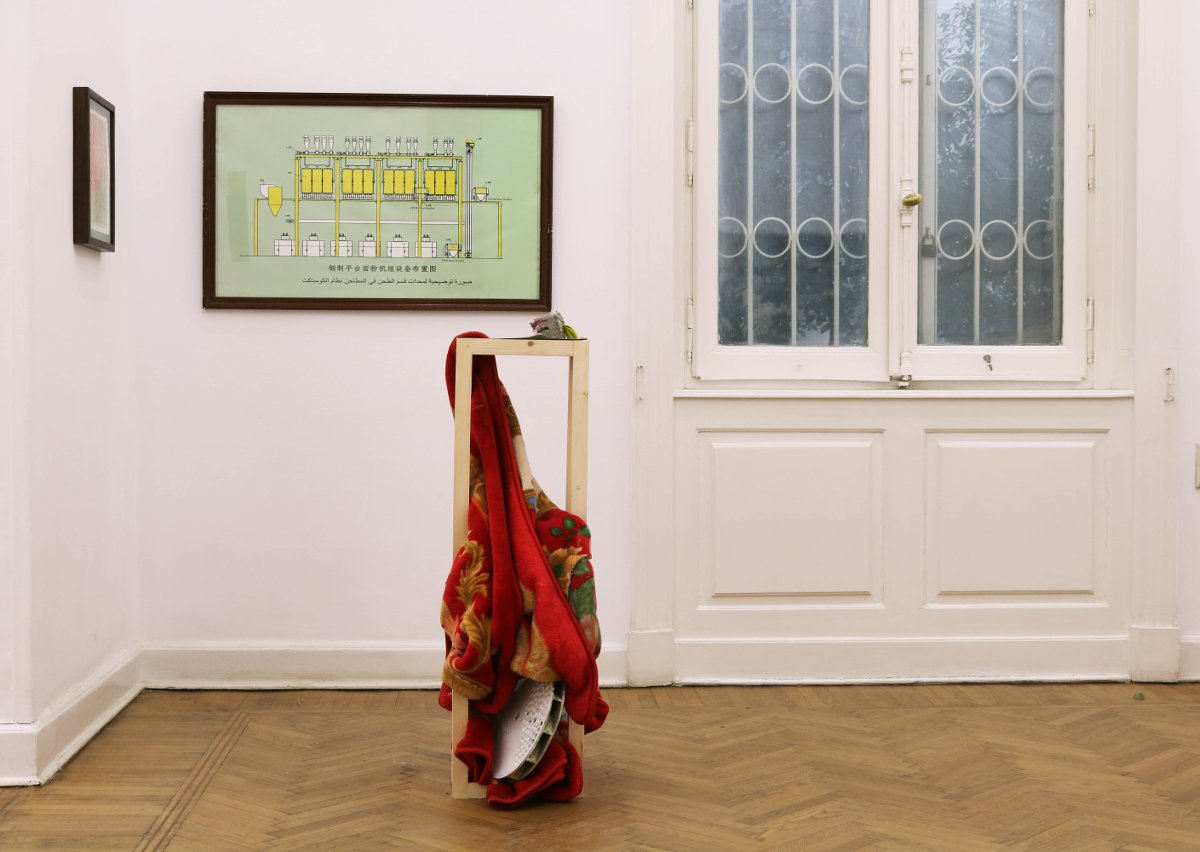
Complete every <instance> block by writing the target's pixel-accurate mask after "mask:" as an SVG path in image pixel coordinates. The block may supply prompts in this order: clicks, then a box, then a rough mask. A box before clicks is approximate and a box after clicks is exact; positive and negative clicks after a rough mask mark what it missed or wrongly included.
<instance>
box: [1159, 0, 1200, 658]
mask: <svg viewBox="0 0 1200 852" xmlns="http://www.w3.org/2000/svg"><path fill="white" fill-rule="evenodd" d="M1174 26H1175V27H1176V32H1179V33H1184V34H1187V35H1188V36H1191V37H1194V36H1195V35H1196V34H1200V5H1197V4H1195V3H1180V4H1178V6H1176V7H1175V8H1174ZM1184 43H1185V44H1190V41H1185V42H1184ZM1184 56H1185V57H1186V56H1187V54H1186V53H1185V54H1184ZM1178 73H1179V74H1180V79H1179V84H1178V86H1179V88H1178V91H1179V92H1180V94H1181V95H1182V97H1181V98H1180V99H1179V103H1178V108H1179V115H1180V119H1179V125H1180V126H1179V139H1180V140H1181V141H1180V145H1179V150H1180V152H1181V153H1180V157H1179V161H1178V163H1177V164H1176V174H1177V175H1178V179H1179V205H1178V208H1177V210H1175V211H1174V215H1175V216H1176V217H1177V219H1176V221H1177V222H1179V223H1180V232H1181V234H1183V235H1185V236H1184V238H1183V239H1180V240H1179V241H1178V242H1177V243H1176V244H1175V246H1174V247H1170V246H1164V247H1163V248H1164V249H1165V250H1172V249H1173V250H1174V251H1175V252H1176V253H1177V255H1178V268H1179V350H1180V351H1179V393H1178V394H1177V396H1178V399H1179V452H1180V456H1179V483H1180V489H1181V493H1180V500H1179V511H1180V523H1179V530H1180V542H1179V545H1180V546H1179V626H1180V629H1181V631H1182V633H1183V635H1184V639H1185V642H1186V641H1189V640H1190V642H1192V643H1196V644H1197V646H1198V649H1197V650H1200V490H1197V489H1196V487H1195V474H1194V470H1195V464H1196V446H1197V445H1198V444H1200V334H1198V333H1197V329H1198V328H1200V240H1197V239H1196V237H1195V234H1194V231H1195V227H1196V223H1197V222H1200V177H1198V176H1197V169H1196V161H1195V150H1196V145H1197V143H1200V103H1197V101H1196V97H1195V93H1196V92H1197V91H1200V67H1197V65H1196V63H1195V62H1190V61H1182V62H1180V63H1179V68H1178ZM1188 659H1189V658H1188V657H1187V656H1185V658H1184V660H1185V667H1186V664H1187V660H1188ZM1196 662H1197V664H1200V654H1197V655H1196ZM1185 673H1186V672H1185ZM1190 674H1191V676H1193V677H1196V676H1200V668H1198V669H1197V670H1196V671H1193V672H1190Z"/></svg>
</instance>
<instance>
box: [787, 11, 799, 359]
mask: <svg viewBox="0 0 1200 852" xmlns="http://www.w3.org/2000/svg"><path fill="white" fill-rule="evenodd" d="M790 5H791V13H792V14H791V29H792V33H791V40H792V51H791V60H792V61H791V66H792V71H791V81H792V86H793V89H792V93H791V101H792V106H791V121H790V122H789V124H790V125H791V128H792V147H791V167H792V182H791V183H790V184H789V185H788V195H789V196H790V197H791V202H792V203H791V207H792V217H791V219H789V220H788V222H789V224H788V227H789V229H790V230H791V239H789V240H788V269H789V271H790V273H791V282H792V287H791V294H792V313H791V317H792V330H791V335H792V345H793V346H795V345H796V321H797V320H796V284H797V281H796V243H797V241H799V239H800V234H799V233H797V232H796V223H797V222H799V221H800V220H799V217H798V216H797V215H796V121H797V118H798V116H797V113H796V100H797V97H796V92H797V90H798V89H799V88H800V80H799V79H797V78H796V0H792V2H791V4H790Z"/></svg>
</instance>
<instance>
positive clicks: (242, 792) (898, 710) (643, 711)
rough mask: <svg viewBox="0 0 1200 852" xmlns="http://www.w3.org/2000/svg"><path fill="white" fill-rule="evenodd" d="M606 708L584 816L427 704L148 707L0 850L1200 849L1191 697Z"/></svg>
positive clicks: (1018, 693) (590, 761)
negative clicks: (516, 773)
mask: <svg viewBox="0 0 1200 852" xmlns="http://www.w3.org/2000/svg"><path fill="white" fill-rule="evenodd" d="M1139 696H1140V698H1139ZM607 697H608V699H609V701H610V703H611V704H612V706H613V712H612V714H611V716H610V717H609V720H608V723H607V724H606V725H605V727H604V728H603V729H602V730H600V731H598V732H597V733H595V734H594V735H591V736H589V737H588V738H587V754H586V758H585V764H586V785H587V786H586V790H585V795H584V797H583V798H581V799H578V800H576V801H574V802H571V803H567V804H558V805H552V804H537V805H533V806H530V807H527V808H524V809H521V810H517V811H494V810H491V809H489V808H488V807H487V805H486V804H485V803H483V802H481V801H454V800H451V799H450V798H449V796H448V791H449V769H448V761H449V758H448V756H447V753H446V742H447V739H448V737H449V726H450V719H449V714H447V713H445V712H443V711H441V710H439V709H438V708H437V707H436V705H435V701H434V695H433V693H430V692H332V691H331V692H322V691H296V692H172V691H150V692H145V693H143V694H142V695H141V696H139V697H138V698H137V699H136V700H135V701H134V702H133V703H132V704H131V705H130V706H129V707H128V708H127V709H126V710H125V711H124V712H123V713H121V714H120V716H118V718H117V719H116V720H114V721H113V722H112V723H111V724H109V726H108V727H107V728H105V730H104V731H102V732H101V733H100V735H99V736H97V737H96V738H95V739H94V740H93V741H92V742H91V743H90V744H89V745H88V746H87V747H86V748H85V749H84V750H83V751H82V752H81V753H80V754H79V755H77V756H76V757H75V759H74V760H72V761H71V762H70V763H69V764H68V765H67V766H66V767H65V768H64V769H63V770H62V771H61V772H60V773H59V774H58V776H56V777H55V778H54V779H52V780H51V781H50V782H49V783H48V784H47V785H46V786H45V787H42V788H35V789H13V788H7V789H4V788H0V849H3V850H23V849H54V850H68V849H105V850H135V849H136V850H160V849H171V850H180V852H183V851H184V850H246V849H288V850H291V849H296V850H318V849H320V850H326V849H329V850H377V849H430V850H459V849H507V848H525V849H537V850H539V851H540V850H551V849H686V850H691V849H697V850H701V849H702V850H718V849H754V848H766V849H803V850H835V849H838V850H840V849H880V850H887V849H938V850H942V849H945V850H956V852H957V850H963V852H966V851H967V850H987V849H1036V850H1043V849H1045V850H1053V849H1080V850H1094V849H1098V850H1108V849H1124V850H1149V849H1167V850H1196V849H1200V684H1180V685H1151V684H1074V685H1062V684H1059V685H1045V684H1039V685H920V686H854V687H834V686H791V687H696V688H693V687H675V688H655V689H620V690H609V691H607Z"/></svg>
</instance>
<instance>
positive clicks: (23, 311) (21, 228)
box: [0, 4, 31, 723]
mask: <svg viewBox="0 0 1200 852" xmlns="http://www.w3.org/2000/svg"><path fill="white" fill-rule="evenodd" d="M28 33H29V9H28V7H27V6H26V5H25V4H18V5H14V6H13V7H12V8H11V9H6V13H5V21H4V26H3V27H0V69H2V73H3V75H4V79H6V80H9V81H17V84H16V85H7V86H2V87H0V114H2V115H6V116H19V117H21V118H22V119H23V118H24V116H25V115H26V114H27V113H28V110H29V106H28V105H29V93H28V91H27V89H26V87H25V86H24V85H20V83H22V82H24V80H25V78H26V76H27V75H28V73H29V48H28V44H29V39H28ZM26 138H27V122H26V121H24V120H20V121H12V122H11V123H9V122H6V131H5V132H0V184H2V185H3V186H5V187H7V189H8V191H6V192H3V193H0V233H2V234H7V235H10V238H11V237H13V236H16V235H21V236H22V237H23V236H24V235H25V234H26V233H28V228H29V223H28V217H27V215H26V213H27V211H26V209H25V207H26V204H27V203H28V193H27V192H26V191H25V187H26V175H27V174H28V172H27V169H26V165H27V164H26V157H27V145H26ZM14 246H15V241H12V240H10V241H9V242H8V243H7V244H5V243H0V281H3V282H4V286H0V723H4V722H12V721H16V720H18V719H20V718H23V717H26V716H28V712H29V711H28V703H29V701H28V668H29V662H28V660H29V653H28V610H29V605H28V598H29V590H28V578H29V571H28V562H29V560H28V538H29V518H28V513H29V475H28V470H29V463H28V447H27V436H28V432H29V399H28V397H29V368H28V363H29V304H28V300H29V293H30V289H31V288H30V283H29V276H28V270H29V260H30V258H29V256H28V253H27V252H17V251H15V250H13V247H14ZM18 705H21V706H20V708H18Z"/></svg>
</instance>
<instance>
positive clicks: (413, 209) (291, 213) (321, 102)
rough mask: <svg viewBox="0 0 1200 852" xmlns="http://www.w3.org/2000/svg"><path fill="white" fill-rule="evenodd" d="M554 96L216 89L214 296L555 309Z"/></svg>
mask: <svg viewBox="0 0 1200 852" xmlns="http://www.w3.org/2000/svg"><path fill="white" fill-rule="evenodd" d="M553 106H554V100H553V98H550V97H537V96H511V97H510V96H482V95H480V96H474V95H382V94H300V93H294V92H293V93H277V92H206V93H205V94H204V247H203V257H204V294H203V296H204V298H203V304H204V307H206V308H299V309H305V308H307V309H349V310H363V309H426V310H528V311H546V310H549V309H550V238H551V199H552V195H553V193H552V184H551V179H552V174H553V169H552V163H551V155H552V140H553Z"/></svg>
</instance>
